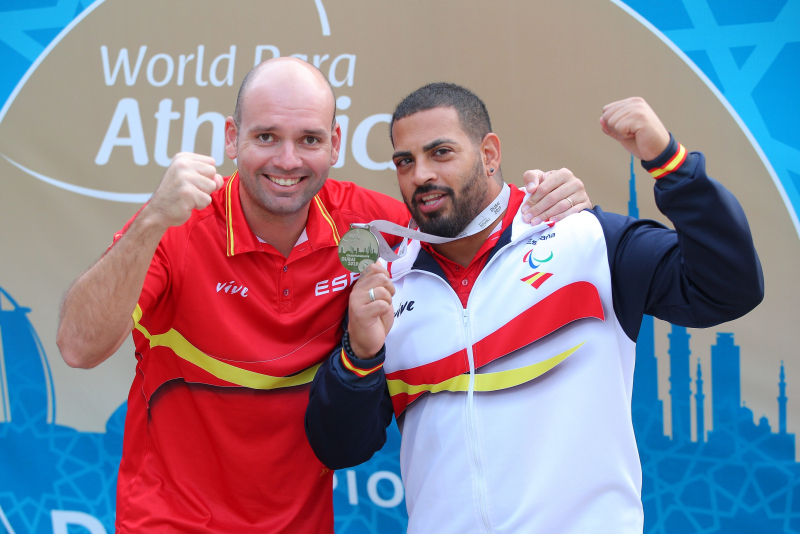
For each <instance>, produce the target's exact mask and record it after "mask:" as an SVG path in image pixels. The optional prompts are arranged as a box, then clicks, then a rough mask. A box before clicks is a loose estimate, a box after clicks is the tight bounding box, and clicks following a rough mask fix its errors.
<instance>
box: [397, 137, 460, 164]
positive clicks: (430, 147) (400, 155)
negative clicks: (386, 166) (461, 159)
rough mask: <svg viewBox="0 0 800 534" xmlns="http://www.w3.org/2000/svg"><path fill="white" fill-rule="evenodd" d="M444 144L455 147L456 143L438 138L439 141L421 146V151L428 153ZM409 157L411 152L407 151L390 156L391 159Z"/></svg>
mask: <svg viewBox="0 0 800 534" xmlns="http://www.w3.org/2000/svg"><path fill="white" fill-rule="evenodd" d="M444 144H451V145H457V144H458V143H457V142H456V141H455V140H453V139H448V138H446V137H440V138H439V139H435V140H433V141H431V142H430V143H428V144H427V145H425V146H423V147H422V151H423V152H428V151H429V150H433V149H434V148H436V147H437V146H439V145H444ZM410 155H411V152H409V151H408V150H404V151H402V152H395V153H394V154H392V159H394V158H405V157H408V156H410Z"/></svg>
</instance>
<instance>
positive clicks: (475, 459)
mask: <svg viewBox="0 0 800 534" xmlns="http://www.w3.org/2000/svg"><path fill="white" fill-rule="evenodd" d="M532 233H533V232H530V233H528V234H525V235H522V236H520V237H519V238H518V239H517V241H512V242H510V243H508V244H506V245H505V246H504V247H503V248H501V249H500V250H498V251H497V252H496V253H495V254H494V255H493V256H492V258H491V259H490V260H489V261H488V262H487V263H486V265H484V266H483V269H481V272H480V273H479V274H478V277H477V278H476V279H475V284H474V285H473V286H472V289H473V291H474V290H475V287H476V286H477V285H478V282H479V281H480V279H481V277H482V276H483V273H484V272H486V270H487V269H488V268H489V266H490V265H491V264H492V263H493V262H494V261H495V260H496V259H497V258H498V257H500V255H501V254H502V253H503V252H504V251H505V249H507V248H510V247H511V246H512V245H515V244H517V243H518V242H519V240H521V239H525V238H526V237H527V235H530V234H532ZM412 272H417V273H419V274H427V275H429V276H433V277H434V278H438V279H439V280H441V281H442V282H444V284H445V285H446V286H447V288H448V289H449V290H450V292H451V293H452V294H453V296H454V297H456V301H457V302H458V305H459V306H461V299H459V298H458V294H457V293H456V292H455V290H454V289H453V288H452V287H451V286H450V283H449V282H448V281H447V280H444V279H442V277H441V276H439V275H437V274H434V273H432V272H430V271H424V270H418V269H411V270H409V271H408V272H407V273H406V274H410V273H412ZM404 276H405V275H404ZM471 297H472V292H470V298H471ZM469 300H470V299H469V298H468V299H467V307H466V308H463V311H462V314H461V318H462V323H463V329H464V337H465V339H466V348H467V360H468V362H469V388H468V389H467V434H468V445H469V449H470V454H471V456H472V463H473V465H474V467H475V472H476V476H477V479H478V480H477V485H478V487H477V490H476V493H477V496H478V512H479V514H480V516H481V522H482V523H483V528H484V530H485V531H486V532H488V533H489V534H491V532H492V527H491V525H490V523H489V514H488V512H487V510H486V497H485V496H484V491H483V488H484V486H485V484H484V475H483V465H482V463H481V459H480V455H479V454H478V429H477V422H476V420H475V403H474V393H475V356H474V354H473V352H472V336H471V335H470V333H469V311H468V310H469Z"/></svg>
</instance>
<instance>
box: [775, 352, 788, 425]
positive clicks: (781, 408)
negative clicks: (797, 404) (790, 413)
mask: <svg viewBox="0 0 800 534" xmlns="http://www.w3.org/2000/svg"><path fill="white" fill-rule="evenodd" d="M785 378H786V374H785V373H784V372H783V360H781V381H780V382H778V388H779V390H780V395H778V429H779V430H778V433H780V434H786V401H788V400H789V399H787V398H786V380H785Z"/></svg>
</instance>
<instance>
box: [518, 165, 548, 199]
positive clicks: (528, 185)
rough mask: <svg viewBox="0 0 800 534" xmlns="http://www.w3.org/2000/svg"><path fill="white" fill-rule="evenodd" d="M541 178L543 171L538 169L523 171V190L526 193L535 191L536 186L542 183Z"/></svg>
mask: <svg viewBox="0 0 800 534" xmlns="http://www.w3.org/2000/svg"><path fill="white" fill-rule="evenodd" d="M542 180H544V171H540V170H539V169H533V170H530V171H525V173H524V174H523V175H522V181H523V182H524V183H525V190H526V191H527V192H528V193H533V192H534V191H536V188H537V187H538V186H539V184H540V183H542Z"/></svg>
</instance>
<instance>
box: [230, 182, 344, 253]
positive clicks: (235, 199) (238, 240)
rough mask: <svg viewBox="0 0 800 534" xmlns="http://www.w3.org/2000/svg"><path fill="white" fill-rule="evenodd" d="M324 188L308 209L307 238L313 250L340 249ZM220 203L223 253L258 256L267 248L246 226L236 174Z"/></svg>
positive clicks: (338, 236) (336, 229)
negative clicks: (222, 220) (225, 235)
mask: <svg viewBox="0 0 800 534" xmlns="http://www.w3.org/2000/svg"><path fill="white" fill-rule="evenodd" d="M325 196H327V195H326V194H325V186H323V188H322V189H321V190H320V192H319V193H317V194H316V195H314V198H313V199H312V200H311V205H310V206H309V208H308V220H307V221H306V228H305V230H306V235H307V236H308V241H309V243H310V245H311V249H312V250H318V249H320V248H323V247H335V246H338V245H339V240H340V239H341V236H340V234H339V229H338V227H337V225H336V222H335V221H334V219H333V217H332V216H331V214H330V212H329V211H328V208H327V207H326V206H325V202H324V201H323V197H325ZM223 202H224V204H225V232H226V234H227V237H226V241H225V253H226V255H227V256H228V257H230V256H235V255H236V254H244V253H246V252H255V251H258V252H261V251H263V250H265V247H269V246H270V245H268V244H266V243H261V242H260V241H259V240H258V238H257V237H256V235H255V234H254V233H253V231H252V230H251V229H250V225H249V224H247V219H245V216H244V212H243V211H242V202H241V198H240V196H239V171H236V172H235V173H233V175H232V176H231V177H230V178H229V179H228V182H227V183H226V184H225V187H224V192H223Z"/></svg>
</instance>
